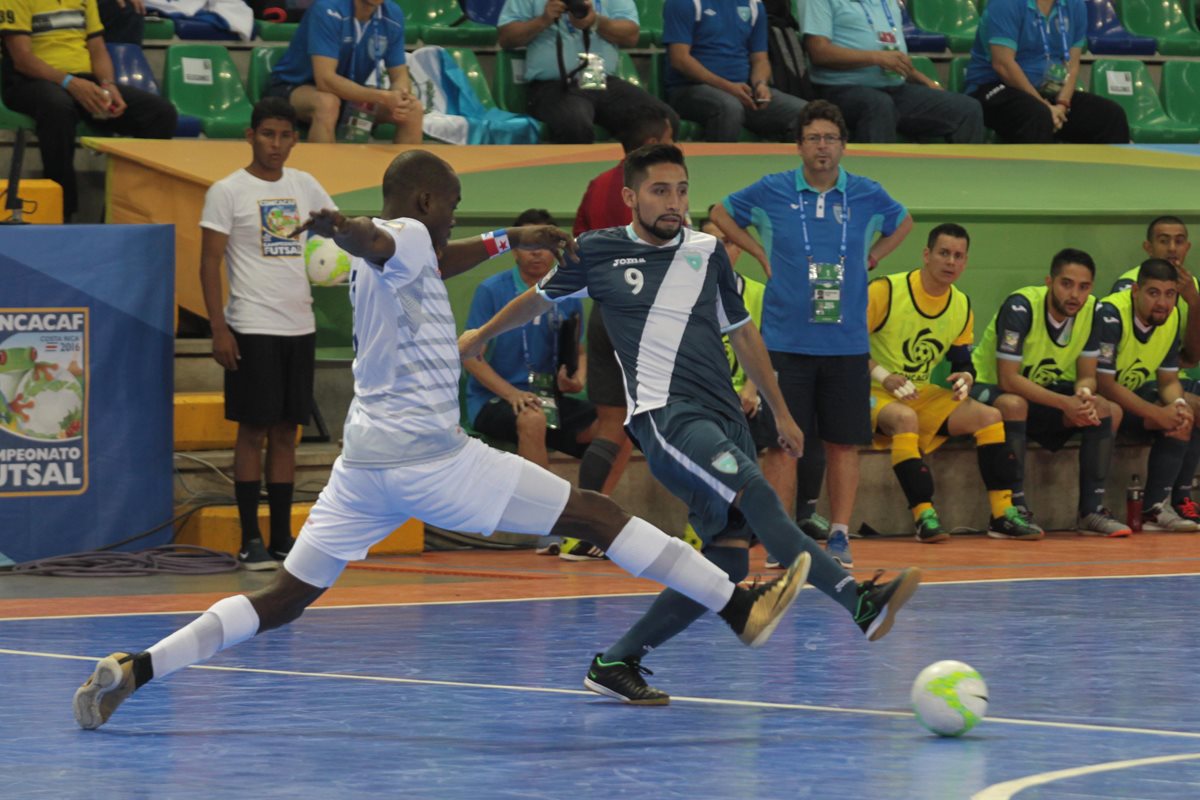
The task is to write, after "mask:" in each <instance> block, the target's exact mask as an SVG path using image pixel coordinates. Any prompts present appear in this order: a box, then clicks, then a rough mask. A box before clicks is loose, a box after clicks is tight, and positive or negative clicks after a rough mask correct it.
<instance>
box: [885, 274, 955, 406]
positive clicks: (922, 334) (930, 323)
mask: <svg viewBox="0 0 1200 800" xmlns="http://www.w3.org/2000/svg"><path fill="white" fill-rule="evenodd" d="M912 274H913V273H911V272H899V273H896V274H893V275H887V276H885V277H882V278H877V279H876V280H881V281H887V282H888V312H887V316H886V317H884V320H883V322H882V323H880V325H879V327H878V328H876V329H875V330H873V331H871V358H872V359H874V360H875V362H876V363H878V364H880V365H882V366H883V367H884V368H885V369H887V370H888V372H892V373H895V374H897V375H903V376H904V377H906V378H908V379H909V380H910V381H912V382H913V383H914V384H917V385H918V386H920V385H923V384H927V383H929V376H930V373H932V372H933V368H934V367H936V366H937V365H938V364H939V363H941V361H942V359H943V358H944V357H945V355H946V351H947V350H948V349H949V348H950V345H951V344H953V343H954V340H955V339H957V338H958V337H959V335H961V334H962V332H963V331H964V330H965V329H966V327H967V323H968V322H969V321H970V319H971V301H970V300H968V299H967V296H966V295H965V294H964V293H963V292H961V291H959V290H958V289H956V288H955V287H953V286H951V287H950V298H949V300H948V302H947V303H946V306H945V307H944V308H943V309H942V310H941V311H940V312H939V313H938V314H936V315H934V316H929V315H927V314H925V312H923V311H921V309H920V308H919V307H918V306H917V301H916V300H915V299H914V298H913V296H912V287H911V285H910V284H909V276H910V275H912Z"/></svg>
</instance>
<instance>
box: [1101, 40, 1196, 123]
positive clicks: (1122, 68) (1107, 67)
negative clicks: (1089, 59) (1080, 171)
mask: <svg viewBox="0 0 1200 800" xmlns="http://www.w3.org/2000/svg"><path fill="white" fill-rule="evenodd" d="M1109 75H1117V76H1121V77H1122V78H1123V79H1124V80H1123V81H1122V83H1126V84H1128V86H1129V89H1128V93H1126V91H1123V90H1120V89H1118V91H1117V92H1115V93H1114V92H1113V91H1112V89H1113V88H1116V87H1113V86H1110V79H1109V77H1108V76H1109ZM1090 91H1091V92H1092V93H1093V94H1095V95H1096V96H1097V97H1107V98H1108V99H1109V100H1112V101H1113V102H1115V103H1117V104H1118V105H1120V106H1121V108H1123V109H1125V116H1126V117H1127V118H1128V119H1129V133H1130V136H1131V137H1132V138H1133V141H1135V142H1145V143H1155V144H1181V143H1195V142H1197V141H1200V126H1198V125H1192V124H1188V123H1186V122H1180V121H1178V120H1175V119H1172V118H1171V117H1169V116H1167V113H1166V112H1165V111H1164V110H1163V107H1162V103H1161V102H1159V99H1158V92H1156V91H1155V90H1154V82H1153V81H1152V80H1151V78H1150V72H1149V70H1147V69H1146V65H1145V64H1143V63H1142V62H1140V61H1134V60H1131V59H1115V58H1113V59H1097V60H1096V61H1094V62H1093V63H1092V81H1091V89H1090Z"/></svg>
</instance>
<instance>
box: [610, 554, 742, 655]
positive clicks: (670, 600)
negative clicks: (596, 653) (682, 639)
mask: <svg viewBox="0 0 1200 800" xmlns="http://www.w3.org/2000/svg"><path fill="white" fill-rule="evenodd" d="M704 557H705V558H707V559H708V560H709V561H711V562H713V563H714V564H716V565H717V566H718V567H720V568H721V569H723V570H725V572H726V574H728V575H729V579H730V580H732V581H733V582H734V583H737V582H738V581H740V580H742V579H743V578H745V577H746V574H747V573H748V572H749V571H750V551H749V550H747V549H746V548H744V547H712V546H709V547H706V548H705V549H704ZM707 611H708V609H707V608H705V607H704V606H702V605H700V604H699V603H697V602H696V601H695V600H692V599H690V598H688V597H686V596H684V595H682V594H680V593H679V592H677V591H675V590H674V589H665V590H663V592H662V593H661V594H659V596H658V597H656V598H655V599H654V602H653V603H651V604H650V608H648V609H647V610H646V613H645V614H643V615H642V618H641V619H639V620H638V621H637V622H635V623H634V624H633V627H632V628H630V629H629V630H628V631H627V632H626V633H625V635H624V636H622V637H621V638H620V639H618V640H617V642H616V644H614V645H613V646H612V647H610V648H608V649H607V650H605V651H604V654H603V655H601V656H600V660H601V661H603V662H606V663H609V664H611V663H612V662H614V661H624V660H625V659H627V658H641V657H642V656H644V655H646V654H647V653H649V652H650V651H651V650H654V649H656V648H658V647H661V646H662V645H663V644H665V643H666V642H667V641H668V640H670V639H672V638H673V637H675V636H676V635H678V634H680V633H682V632H683V631H684V630H685V629H686V628H687V627H688V626H689V625H691V624H692V623H693V622H695V621H696V620H698V619H700V617H702V616H704V614H705V613H706V612H707Z"/></svg>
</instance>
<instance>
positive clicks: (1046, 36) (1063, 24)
mask: <svg viewBox="0 0 1200 800" xmlns="http://www.w3.org/2000/svg"><path fill="white" fill-rule="evenodd" d="M1053 8H1057V9H1058V33H1059V35H1060V36H1061V37H1062V54H1063V57H1062V63H1061V64H1056V63H1055V62H1054V59H1053V58H1051V57H1050V31H1049V30H1047V28H1048V27H1049V24H1050V23H1049V22H1048V21H1047V20H1046V18H1045V17H1043V16H1042V12H1041V11H1040V10H1035V12H1034V14H1035V16H1036V17H1037V23H1038V32H1040V33H1041V34H1042V52H1043V53H1045V54H1046V68H1047V70H1048V72H1049V77H1050V79H1051V80H1054V81H1057V82H1058V83H1060V84H1061V83H1062V82H1063V80H1065V79H1066V77H1067V62H1068V61H1070V60H1071V46H1070V45H1069V44H1068V43H1067V19H1066V16H1065V12H1066V9H1064V8H1063V5H1062V3H1059V2H1056V3H1055V4H1054V7H1053ZM1051 10H1053V9H1051Z"/></svg>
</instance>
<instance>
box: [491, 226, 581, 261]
mask: <svg viewBox="0 0 1200 800" xmlns="http://www.w3.org/2000/svg"><path fill="white" fill-rule="evenodd" d="M508 242H509V244H511V245H512V246H513V247H515V248H517V249H518V250H551V251H553V253H554V258H555V260H556V261H558V263H559V264H561V263H563V257H564V256H566V255H569V256H570V257H571V258H572V259H573V260H576V261H577V260H579V246H578V245H576V244H575V237H574V236H572V235H571V234H569V233H567V232H566V231H564V230H563V229H562V228H556V227H555V226H553V225H522V226H521V227H519V228H509V229H508Z"/></svg>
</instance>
